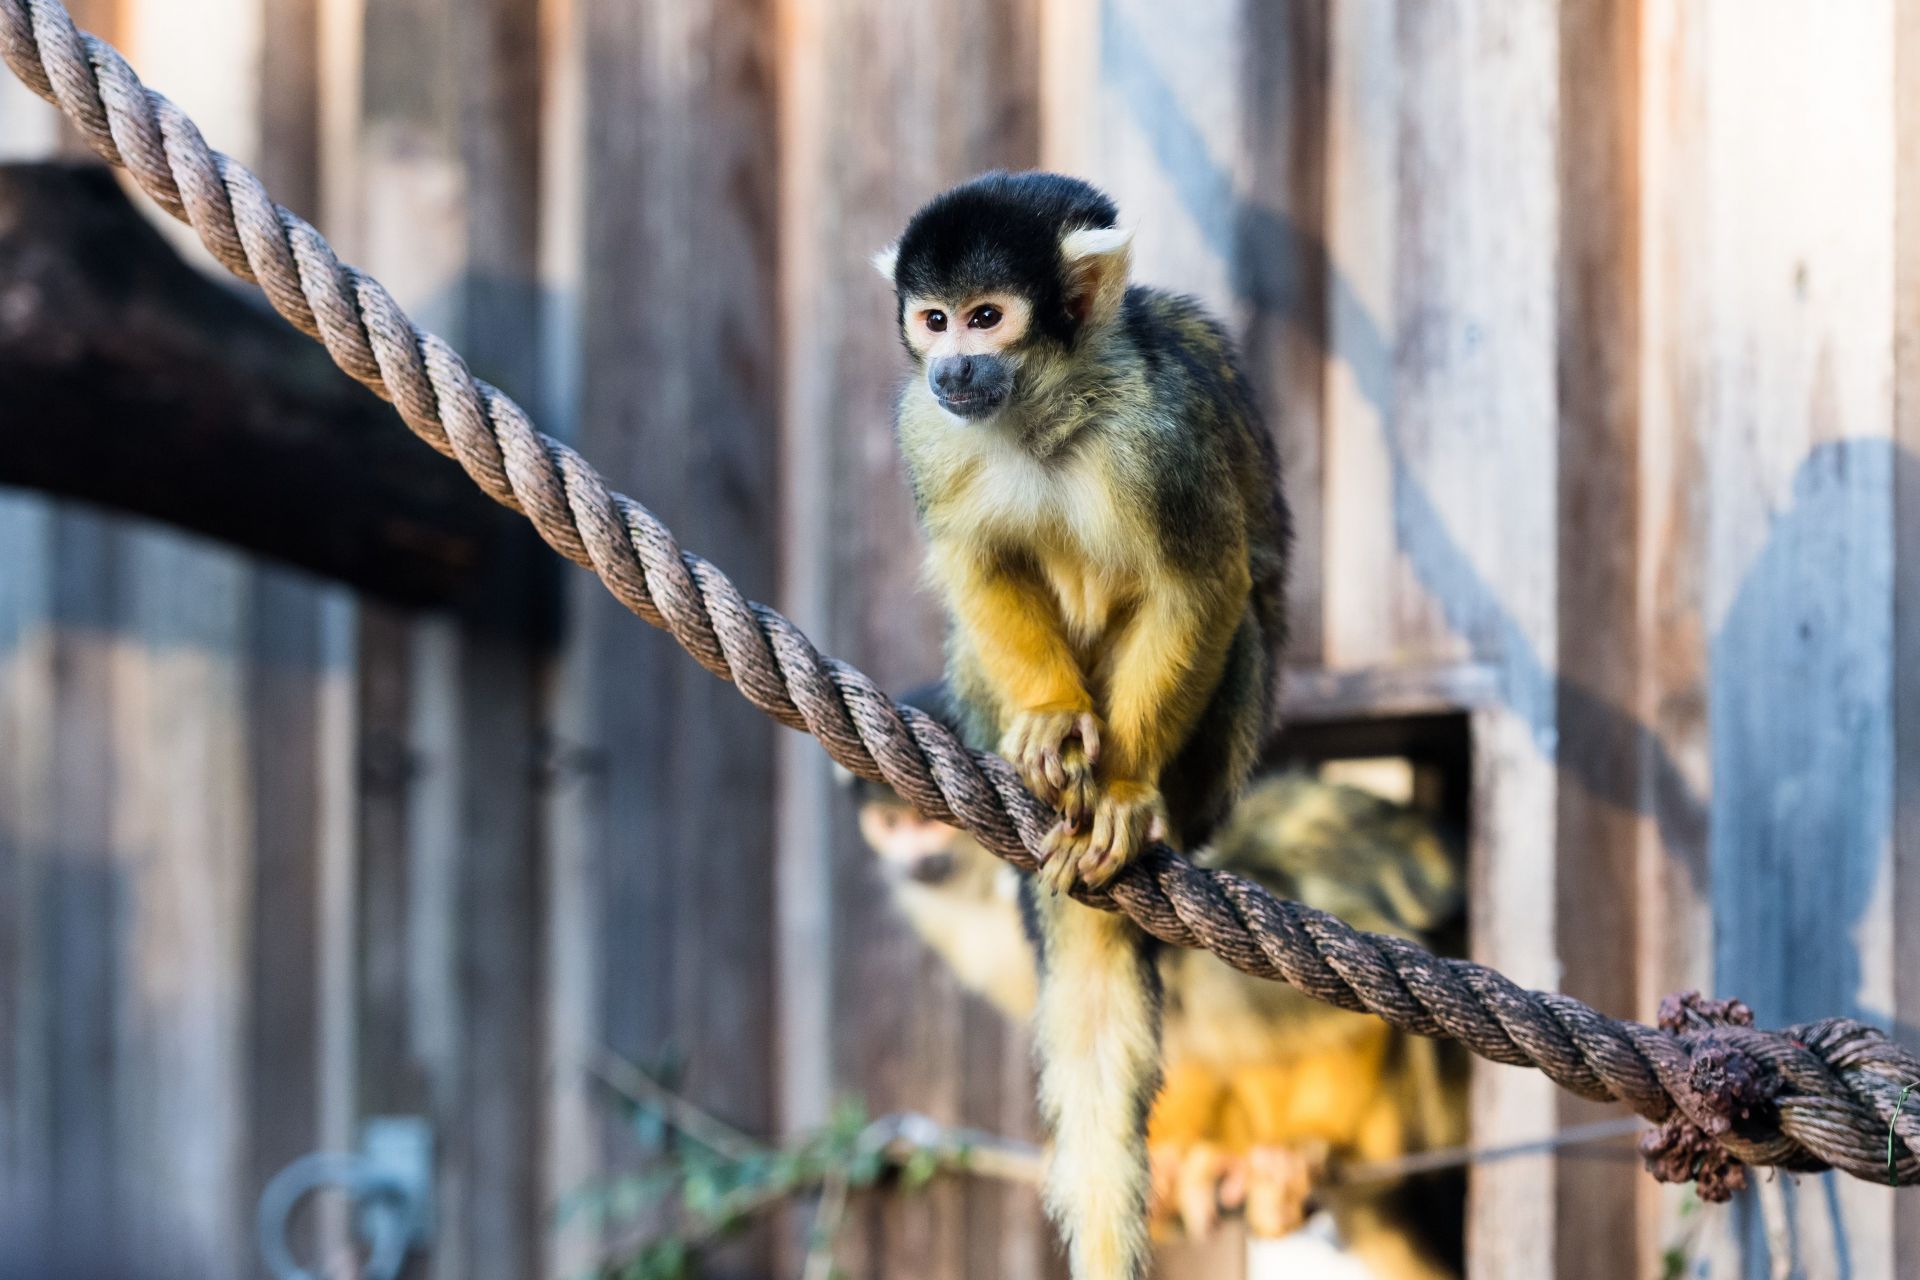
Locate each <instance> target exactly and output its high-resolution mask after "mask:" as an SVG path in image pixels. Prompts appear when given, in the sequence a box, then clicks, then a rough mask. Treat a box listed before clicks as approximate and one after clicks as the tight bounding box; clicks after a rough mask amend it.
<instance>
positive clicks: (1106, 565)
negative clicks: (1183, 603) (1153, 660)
mask: <svg viewBox="0 0 1920 1280" xmlns="http://www.w3.org/2000/svg"><path fill="white" fill-rule="evenodd" d="M949 449H950V451H951V453H950V455H949V456H950V460H951V463H952V469H951V471H949V475H950V476H951V477H952V479H953V482H954V483H953V489H952V491H951V494H950V496H951V497H952V498H953V499H954V501H953V502H952V504H951V505H949V506H947V507H946V508H945V509H944V511H943V516H944V518H943V520H942V521H941V523H942V524H943V525H947V524H948V522H949V521H951V525H950V526H949V527H951V528H954V529H965V530H968V531H969V536H970V537H972V538H982V539H985V540H986V541H987V542H988V543H989V544H990V545H993V546H996V547H999V548H1003V549H1005V550H1007V551H1011V552H1015V553H1018V554H1023V555H1025V556H1027V557H1029V558H1030V559H1031V560H1032V563H1033V565H1034V567H1035V568H1036V569H1037V570H1038V571H1039V573H1040V575H1041V577H1042V578H1043V579H1044V581H1045V582H1046V584H1047V586H1048V587H1049V588H1050V589H1051V591H1052V594H1053V596H1054V598H1055V600H1056V602H1057V603H1058V605H1059V608H1060V614H1061V617H1062V620H1063V621H1065V623H1066V624H1067V627H1068V629H1069V630H1070V631H1071V632H1073V633H1074V634H1075V636H1076V637H1077V638H1079V639H1082V640H1085V639H1089V638H1091V637H1093V636H1096V635H1098V634H1099V633H1101V632H1102V631H1104V630H1105V629H1106V627H1107V625H1108V623H1109V621H1110V620H1111V618H1112V615H1113V613H1114V611H1115V610H1116V608H1118V607H1120V606H1122V605H1124V604H1125V603H1127V602H1128V601H1129V600H1131V599H1132V598H1133V597H1135V596H1136V595H1137V594H1138V593H1139V591H1140V590H1141V588H1142V586H1143V584H1144V580H1145V578H1146V577H1147V575H1148V574H1149V573H1150V571H1151V566H1150V565H1148V564H1146V563H1143V562H1142V559H1141V555H1140V553H1141V550H1142V549H1143V548H1145V547H1147V546H1150V545H1151V543H1150V541H1149V540H1147V539H1145V538H1143V537H1142V536H1141V531H1140V529H1139V528H1138V527H1137V525H1138V520H1139V513H1137V512H1128V511H1125V510H1122V509H1121V508H1120V507H1119V506H1118V505H1117V504H1116V503H1115V502H1114V494H1115V493H1116V492H1117V489H1116V486H1115V485H1114V483H1113V479H1112V477H1111V475H1110V474H1109V473H1108V467H1109V465H1110V459H1108V458H1107V457H1106V456H1105V451H1104V450H1101V449H1098V448H1090V449H1083V450H1080V451H1078V452H1076V453H1075V454H1074V455H1072V456H1071V457H1068V458H1065V459H1059V460H1054V461H1042V460H1040V459H1038V458H1035V457H1034V456H1033V455H1032V454H1031V453H1030V452H1028V451H1027V450H1026V449H1025V448H1023V447H1022V446H1021V445H1020V443H1019V442H1018V441H1017V440H1015V439H1013V438H1012V437H1011V436H1010V435H1009V434H1008V433H1006V432H1003V431H998V430H994V429H992V428H987V429H984V430H983V429H974V430H971V431H966V432H963V433H959V438H958V439H957V440H954V441H951V442H950V443H949ZM936 536H938V533H937V531H936Z"/></svg>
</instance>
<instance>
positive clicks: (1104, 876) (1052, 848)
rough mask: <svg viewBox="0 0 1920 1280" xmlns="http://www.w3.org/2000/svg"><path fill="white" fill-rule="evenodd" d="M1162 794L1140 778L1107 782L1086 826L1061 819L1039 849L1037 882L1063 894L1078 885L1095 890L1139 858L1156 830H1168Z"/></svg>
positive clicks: (1095, 802) (1160, 832)
mask: <svg viewBox="0 0 1920 1280" xmlns="http://www.w3.org/2000/svg"><path fill="white" fill-rule="evenodd" d="M1166 825H1167V821H1166V805H1165V803H1164V802H1163V801H1162V800H1161V799H1160V793H1159V792H1158V791H1156V790H1155V789H1154V788H1152V787H1149V786H1147V785H1146V784H1145V783H1140V782H1125V781H1120V782H1111V783H1109V784H1107V789H1106V790H1105V791H1104V792H1102V793H1100V796H1099V798H1098V799H1097V800H1095V801H1094V805H1093V821H1092V823H1091V824H1089V825H1087V826H1086V827H1085V829H1080V828H1076V827H1075V826H1074V825H1073V824H1072V823H1071V822H1068V821H1065V820H1063V821H1062V822H1061V823H1060V824H1059V825H1058V826H1056V827H1054V829H1053V830H1052V831H1050V832H1048V833H1047V839H1046V843H1045V844H1043V845H1042V846H1041V848H1040V855H1041V858H1042V863H1041V867H1040V883H1041V884H1042V885H1044V886H1045V887H1046V888H1048V889H1051V890H1052V891H1053V892H1055V893H1066V892H1068V891H1070V890H1071V889H1072V888H1073V886H1074V885H1075V884H1077V883H1082V882H1084V883H1085V884H1086V885H1087V886H1088V887H1089V888H1093V889H1098V888H1099V887H1100V886H1101V885H1103V884H1105V883H1106V882H1107V881H1109V880H1111V879H1113V878H1114V876H1116V875H1118V874H1119V873H1120V869H1121V868H1122V867H1125V866H1126V865H1127V864H1128V863H1129V862H1132V861H1133V860H1134V859H1135V858H1136V857H1138V856H1139V854H1140V851H1141V850H1142V849H1144V848H1146V847H1147V844H1148V842H1149V841H1150V840H1152V839H1153V838H1155V835H1156V833H1158V834H1159V835H1162V836H1164V835H1165V833H1166Z"/></svg>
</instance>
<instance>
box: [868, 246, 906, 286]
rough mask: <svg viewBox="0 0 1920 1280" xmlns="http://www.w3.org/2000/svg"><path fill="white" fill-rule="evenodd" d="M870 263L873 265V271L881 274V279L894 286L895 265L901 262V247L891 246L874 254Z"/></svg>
mask: <svg viewBox="0 0 1920 1280" xmlns="http://www.w3.org/2000/svg"><path fill="white" fill-rule="evenodd" d="M869 261H871V262H872V263H873V269H874V270H875V271H878V272H879V273H880V276H881V278H882V279H884V280H885V281H886V282H887V283H888V284H892V283H893V268H894V264H895V263H897V262H899V261H900V246H899V245H897V244H890V245H888V246H887V247H886V248H884V249H882V250H881V251H880V252H878V253H876V254H874V255H873V257H872V258H871V259H869Z"/></svg>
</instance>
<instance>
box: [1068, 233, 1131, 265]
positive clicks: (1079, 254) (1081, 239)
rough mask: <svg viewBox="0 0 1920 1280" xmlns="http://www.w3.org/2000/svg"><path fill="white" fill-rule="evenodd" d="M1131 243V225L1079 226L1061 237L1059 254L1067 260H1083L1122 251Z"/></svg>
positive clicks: (1103, 256) (1104, 256) (1108, 255)
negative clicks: (1076, 229)
mask: <svg viewBox="0 0 1920 1280" xmlns="http://www.w3.org/2000/svg"><path fill="white" fill-rule="evenodd" d="M1132 244H1133V228H1132V227H1081V228H1080V229H1079V230H1078V231H1069V232H1067V234H1066V235H1064V236H1062V237H1061V239H1060V256H1061V257H1063V258H1065V259H1066V260H1067V261H1068V262H1084V261H1085V260H1086V259H1088V258H1106V257H1111V256H1112V255H1113V254H1116V253H1124V252H1126V251H1127V249H1128V248H1129V247H1130V246H1131V245H1132Z"/></svg>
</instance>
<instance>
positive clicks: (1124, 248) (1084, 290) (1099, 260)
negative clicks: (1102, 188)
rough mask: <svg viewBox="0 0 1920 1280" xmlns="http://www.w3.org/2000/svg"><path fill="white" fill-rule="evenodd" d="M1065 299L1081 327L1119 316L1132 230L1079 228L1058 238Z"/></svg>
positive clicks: (1129, 265)
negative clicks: (1062, 267)
mask: <svg viewBox="0 0 1920 1280" xmlns="http://www.w3.org/2000/svg"><path fill="white" fill-rule="evenodd" d="M1060 257H1061V259H1062V263H1063V265H1064V266H1065V268H1066V272H1065V274H1066V284H1067V300H1068V305H1069V306H1070V307H1072V309H1073V311H1074V314H1075V315H1077V316H1079V318H1080V320H1081V322H1082V323H1083V324H1089V325H1094V326H1096V327H1097V326H1099V325H1103V324H1106V323H1108V322H1109V321H1111V320H1113V319H1114V318H1115V317H1116V316H1118V315H1119V314H1120V306H1121V303H1123V302H1124V301H1125V300H1126V296H1127V278H1128V276H1129V275H1131V274H1132V270H1133V231H1132V230H1131V229H1130V228H1127V227H1081V228H1079V229H1078V230H1075V231H1069V232H1067V234H1066V235H1064V236H1061V237H1060Z"/></svg>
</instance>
